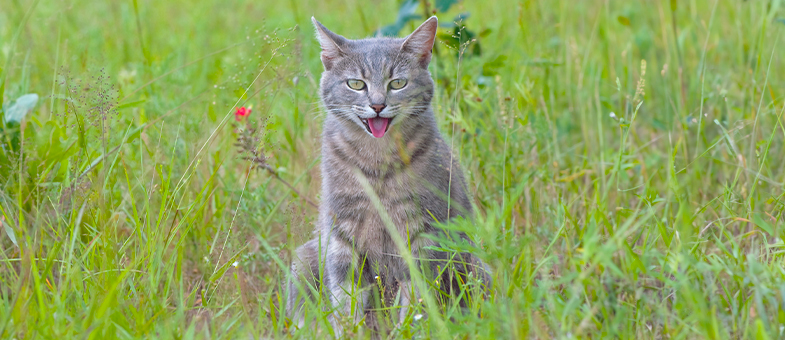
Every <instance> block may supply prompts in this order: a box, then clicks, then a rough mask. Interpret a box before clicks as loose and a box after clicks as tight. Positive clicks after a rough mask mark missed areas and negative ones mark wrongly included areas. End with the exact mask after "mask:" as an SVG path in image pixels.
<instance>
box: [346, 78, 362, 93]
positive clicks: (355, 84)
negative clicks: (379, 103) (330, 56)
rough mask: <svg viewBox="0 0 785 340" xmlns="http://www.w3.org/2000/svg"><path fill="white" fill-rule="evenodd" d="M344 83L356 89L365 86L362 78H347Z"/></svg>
mask: <svg viewBox="0 0 785 340" xmlns="http://www.w3.org/2000/svg"><path fill="white" fill-rule="evenodd" d="M346 85H347V86H349V88H350V89H352V90H357V91H359V90H362V89H364V88H365V82H363V81H362V80H357V79H349V80H347V81H346Z"/></svg>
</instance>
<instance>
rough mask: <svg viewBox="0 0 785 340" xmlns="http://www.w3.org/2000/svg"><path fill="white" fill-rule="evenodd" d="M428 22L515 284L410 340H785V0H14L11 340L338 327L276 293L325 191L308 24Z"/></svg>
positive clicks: (2, 192)
mask: <svg viewBox="0 0 785 340" xmlns="http://www.w3.org/2000/svg"><path fill="white" fill-rule="evenodd" d="M433 13H436V15H437V16H438V17H439V19H440V24H441V25H443V27H441V28H440V32H439V35H438V40H437V42H436V48H435V50H434V57H433V61H432V63H431V65H430V70H431V74H432V75H433V78H434V79H435V82H436V97H435V100H434V103H433V106H434V111H435V113H436V116H437V119H438V122H439V124H440V126H439V128H440V130H441V131H442V133H443V134H444V136H445V138H446V139H447V140H448V142H449V143H450V144H451V145H452V147H453V151H454V154H455V157H457V158H458V159H459V160H460V163H461V164H462V165H463V168H464V172H465V174H466V176H467V180H468V183H469V191H470V192H471V195H472V199H473V204H474V205H475V207H476V216H474V217H473V219H471V220H465V221H457V222H456V223H454V224H451V225H448V226H445V228H456V229H461V230H465V231H467V232H468V233H469V234H470V235H471V237H472V239H474V240H475V241H476V242H477V244H478V247H477V248H476V249H472V251H474V252H476V253H477V254H479V255H480V257H481V258H482V259H484V260H485V261H486V262H487V263H488V264H489V265H490V267H491V268H492V270H493V280H494V282H493V287H492V290H491V292H490V294H489V295H488V296H487V297H486V298H485V299H472V301H471V304H470V306H469V307H468V312H467V310H462V309H461V308H457V307H456V306H455V305H454V304H442V305H427V302H428V301H431V300H428V299H426V301H425V302H423V303H420V304H418V305H417V306H416V308H415V309H414V310H413V311H412V313H411V315H410V316H409V318H407V319H406V322H404V323H402V324H401V325H399V326H398V327H397V328H396V329H394V330H391V331H390V332H389V333H388V334H389V335H388V336H389V337H390V338H399V337H400V338H439V339H520V338H531V339H554V338H558V339H574V338H580V339H599V338H614V339H630V338H639V339H742V338H744V339H746V338H751V339H781V338H783V337H785V242H784V241H783V236H784V235H785V222H784V220H785V216H784V215H783V214H784V213H785V170H784V169H785V119H783V112H785V101H784V100H785V78H784V77H783V75H785V54H783V51H784V50H785V41H784V40H785V32H784V31H785V6H784V5H783V3H782V1H779V0H765V1H764V0H748V1H741V0H716V1H714V0H683V1H681V0H680V1H677V0H671V1H664V0H662V1H646V0H634V1H624V0H583V1H574V0H521V1H512V0H501V1H471V0H464V1H460V2H457V3H456V2H455V1H449V0H437V1H434V0H431V1H425V2H414V1H410V0H406V1H392V0H380V1H359V0H345V1H315V0H302V1H297V0H291V1H269V0H256V1H247V0H238V1H215V0H203V1H184V0H171V1H152V0H128V1H92V0H68V1H39V0H26V1H19V0H0V67H2V69H0V102H2V112H3V114H2V117H3V119H0V123H1V124H0V208H2V210H1V211H0V213H1V214H2V215H1V216H0V222H2V228H0V338H3V339H131V338H134V339H136V338H138V339H237V338H245V339H267V338H302V339H311V338H326V337H330V336H331V334H332V329H331V327H330V323H329V322H328V319H327V315H328V313H329V311H325V310H323V309H324V307H326V306H325V305H324V304H323V303H321V302H316V303H313V304H309V305H308V308H309V313H310V314H309V315H310V317H309V318H308V319H307V323H306V325H305V326H304V329H301V330H294V329H293V326H292V324H291V322H290V320H288V319H287V318H286V317H285V315H283V313H282V309H281V306H282V301H283V297H282V295H281V290H280V287H281V285H282V283H283V282H284V281H285V280H286V275H288V267H289V263H290V261H291V253H292V251H293V250H294V249H295V248H296V247H297V246H298V245H300V244H302V243H304V242H305V241H307V240H308V239H310V238H312V234H311V233H312V231H313V228H314V221H315V219H316V215H317V209H316V206H317V205H318V204H319V195H320V191H319V189H320V173H319V162H320V135H321V130H322V127H321V124H322V121H323V119H324V115H325V113H324V112H323V111H322V110H321V108H320V104H319V98H318V95H317V88H318V82H319V77H320V73H321V71H322V65H321V63H320V60H319V45H318V43H317V42H316V40H315V37H314V31H313V27H312V26H311V23H310V18H311V16H315V17H316V18H317V19H318V20H319V21H321V22H322V23H323V24H325V26H327V27H328V28H330V29H331V30H333V31H334V32H337V33H339V34H343V35H345V36H346V37H349V38H361V37H367V36H371V35H373V34H375V33H376V32H379V31H381V32H385V33H396V32H397V33H399V34H401V35H405V34H408V33H409V32H411V31H412V30H413V29H414V28H415V27H416V25H418V24H419V23H420V22H421V21H422V20H423V19H424V18H425V16H426V14H427V15H431V14H433ZM241 107H244V108H246V109H250V110H251V111H250V114H248V115H247V116H238V115H236V113H237V109H238V108H241ZM452 246H453V247H458V248H460V247H465V246H466V245H461V244H455V245H452ZM431 293H433V294H435V293H434V292H433V291H432V292H431ZM426 311H431V312H430V313H426ZM433 311H437V312H436V313H434V312H433ZM423 314H425V315H427V317H424V318H421V317H418V316H421V315H423ZM369 335H370V334H369V333H368V331H367V329H366V328H363V327H349V328H348V330H347V334H346V335H345V337H346V338H367V337H368V336H369ZM386 336H387V335H386Z"/></svg>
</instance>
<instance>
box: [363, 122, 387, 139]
mask: <svg viewBox="0 0 785 340" xmlns="http://www.w3.org/2000/svg"><path fill="white" fill-rule="evenodd" d="M392 120H393V119H392V118H382V117H375V118H367V119H366V118H360V121H361V122H363V124H364V125H365V129H366V130H368V132H369V133H370V134H371V135H373V136H374V137H376V138H382V137H384V134H385V133H387V129H389V128H390V123H391V122H392Z"/></svg>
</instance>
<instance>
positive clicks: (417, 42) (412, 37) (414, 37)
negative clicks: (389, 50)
mask: <svg viewBox="0 0 785 340" xmlns="http://www.w3.org/2000/svg"><path fill="white" fill-rule="evenodd" d="M438 24H439V20H438V19H436V16H432V17H430V18H428V20H425V22H424V23H422V25H420V27H417V29H416V30H414V32H412V34H409V36H408V37H406V40H404V42H403V45H401V51H405V52H409V53H414V55H416V56H417V57H418V58H419V61H420V66H422V67H423V68H427V67H428V63H430V62H431V54H432V53H433V42H434V41H435V40H436V28H437V27H438Z"/></svg>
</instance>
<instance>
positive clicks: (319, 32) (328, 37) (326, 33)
mask: <svg viewBox="0 0 785 340" xmlns="http://www.w3.org/2000/svg"><path fill="white" fill-rule="evenodd" d="M311 21H313V26H314V27H316V38H317V39H319V45H321V46H322V64H323V65H324V69H325V70H327V71H329V70H330V69H331V68H333V65H334V64H335V60H336V59H338V58H340V57H342V56H343V55H344V52H343V50H341V47H342V46H346V43H347V41H346V38H344V37H342V36H340V35H337V34H335V33H333V32H331V31H330V30H328V29H327V27H324V25H322V23H320V22H318V21H316V18H314V17H311Z"/></svg>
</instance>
